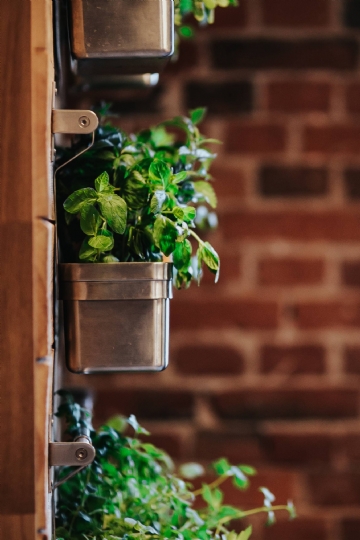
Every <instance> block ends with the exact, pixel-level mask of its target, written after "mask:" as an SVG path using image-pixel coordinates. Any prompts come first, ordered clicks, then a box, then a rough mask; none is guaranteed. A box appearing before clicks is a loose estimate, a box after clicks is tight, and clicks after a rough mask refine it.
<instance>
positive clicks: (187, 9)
mask: <svg viewBox="0 0 360 540" xmlns="http://www.w3.org/2000/svg"><path fill="white" fill-rule="evenodd" d="M237 5H238V2H237V0H175V25H176V27H177V29H178V32H179V34H180V35H181V36H183V37H191V36H192V29H191V28H190V27H189V26H185V25H184V24H183V21H184V19H186V17H187V16H188V15H193V16H194V18H195V19H196V20H197V21H198V22H199V23H200V24H201V25H206V24H212V23H213V22H214V19H215V9H216V8H217V7H222V8H224V7H228V6H237Z"/></svg>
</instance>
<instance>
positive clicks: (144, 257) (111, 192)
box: [57, 109, 220, 288]
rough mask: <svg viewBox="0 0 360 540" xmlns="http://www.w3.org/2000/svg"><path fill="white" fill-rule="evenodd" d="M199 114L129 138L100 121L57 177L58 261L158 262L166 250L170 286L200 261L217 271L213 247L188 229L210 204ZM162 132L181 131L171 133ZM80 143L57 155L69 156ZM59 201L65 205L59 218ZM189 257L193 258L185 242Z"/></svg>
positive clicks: (190, 274) (184, 279)
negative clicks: (91, 137) (171, 277)
mask: <svg viewBox="0 0 360 540" xmlns="http://www.w3.org/2000/svg"><path fill="white" fill-rule="evenodd" d="M204 114H205V110H204V109H195V110H193V111H191V112H190V117H189V118H187V117H176V118H174V119H173V120H171V121H168V122H165V123H163V124H160V125H158V126H156V127H154V128H152V129H149V130H146V131H142V132H140V133H139V134H137V135H126V134H125V133H123V132H122V131H121V130H119V129H117V128H115V127H113V126H111V125H109V124H106V125H102V126H100V127H99V128H98V130H97V132H96V141H95V144H94V145H93V146H92V148H91V149H90V150H89V151H88V152H86V153H85V154H82V155H81V156H79V157H78V158H76V159H74V160H73V161H71V162H70V163H69V164H68V165H66V166H65V167H64V168H62V169H61V170H60V171H59V173H60V174H59V175H58V186H57V194H58V202H59V205H58V218H59V220H58V222H59V226H58V229H59V236H60V239H61V247H62V252H63V259H64V260H65V262H75V261H82V262H101V263H112V262H141V261H161V260H162V259H163V255H165V256H170V255H172V258H173V264H174V267H175V284H176V286H177V287H178V288H181V287H187V286H189V284H190V283H191V280H192V279H193V278H195V279H196V280H197V281H198V282H199V281H200V279H201V276H202V266H203V264H205V265H206V266H207V268H208V269H209V270H210V271H211V272H212V273H213V274H214V275H215V281H217V279H218V276H219V269H220V261H219V256H218V254H217V253H216V251H215V249H214V248H213V247H212V246H211V245H210V244H209V242H206V241H203V240H202V239H201V238H200V237H199V235H198V234H197V232H196V231H195V230H194V229H195V228H196V225H197V208H198V206H199V205H201V212H200V214H201V222H203V221H204V211H205V218H206V216H209V215H210V210H209V207H210V208H215V207H216V204H217V199H216V194H215V191H214V189H213V187H212V184H211V179H212V178H211V175H210V174H209V167H210V165H211V162H212V161H213V159H214V158H215V154H213V153H212V152H211V151H210V150H209V149H208V148H207V146H206V145H207V143H210V142H218V141H214V140H212V139H207V138H205V137H204V136H202V135H201V134H200V132H199V129H198V127H197V124H198V123H199V122H200V121H201V120H202V118H203V116H204ZM169 129H175V130H177V132H178V133H182V134H183V135H182V136H181V137H180V138H179V137H178V138H176V137H175V135H174V134H172V133H171V132H170V131H169ZM83 146H84V140H80V142H77V143H75V144H74V145H73V146H72V147H71V148H64V149H62V152H61V159H60V160H59V164H61V163H64V162H66V161H67V160H69V159H71V158H74V157H75V156H76V155H77V154H78V153H79V151H80V149H82V148H83ZM61 206H63V208H64V209H65V215H64V214H63V210H62V209H61ZM194 242H195V245H196V244H197V247H196V254H195V257H193V243H194Z"/></svg>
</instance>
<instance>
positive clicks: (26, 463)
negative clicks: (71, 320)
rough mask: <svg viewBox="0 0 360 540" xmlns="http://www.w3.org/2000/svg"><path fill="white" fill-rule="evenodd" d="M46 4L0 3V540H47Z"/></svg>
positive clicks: (49, 70)
mask: <svg viewBox="0 0 360 540" xmlns="http://www.w3.org/2000/svg"><path fill="white" fill-rule="evenodd" d="M52 55H53V34H52V2H51V0H31V1H30V0H9V1H8V0H6V1H2V2H0V172H1V175H0V284H1V285H0V441H1V443H0V539H1V540H5V539H6V540H23V539H24V540H34V539H36V540H40V539H41V540H46V539H47V538H50V536H49V535H50V516H51V513H50V511H49V500H50V498H49V495H48V486H47V481H48V468H47V447H48V424H49V414H50V407H51V393H52V392H51V388H52V371H53V351H52V343H53V335H52V334H53V331H52V309H53V308H52V266H53V241H54V240H53V235H54V230H53V229H54V225H53V222H52V220H53V200H52V172H51V161H50V152H51V109H52V102H53V80H54V72H53V56H52Z"/></svg>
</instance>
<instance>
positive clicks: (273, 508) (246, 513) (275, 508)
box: [215, 504, 288, 534]
mask: <svg viewBox="0 0 360 540" xmlns="http://www.w3.org/2000/svg"><path fill="white" fill-rule="evenodd" d="M279 510H288V506H287V505H285V504H279V505H277V506H270V507H267V506H261V507H260V508H254V509H252V510H245V511H241V512H239V514H238V515H236V514H235V515H234V516H226V517H224V518H222V519H220V521H219V523H218V526H217V528H216V532H215V534H218V533H219V531H220V529H221V527H222V526H223V525H224V524H225V523H228V522H229V521H233V520H234V519H243V518H244V517H248V516H252V515H254V514H261V513H263V512H266V513H269V512H277V511H279Z"/></svg>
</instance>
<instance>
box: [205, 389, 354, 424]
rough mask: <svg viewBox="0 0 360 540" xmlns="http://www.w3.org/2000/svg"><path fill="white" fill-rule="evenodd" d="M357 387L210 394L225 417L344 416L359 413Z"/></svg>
mask: <svg viewBox="0 0 360 540" xmlns="http://www.w3.org/2000/svg"><path fill="white" fill-rule="evenodd" d="M358 397H359V394H358V391H357V390H352V389H332V388H330V389H328V388H326V389H324V388H318V389H298V388H291V389H290V388H286V389H284V388H276V389H261V390H260V389H254V390H238V391H228V392H222V393H219V394H216V395H214V396H213V397H212V404H213V407H214V409H215V411H216V412H217V413H218V414H219V416H220V417H221V418H225V419H236V418H237V419H240V418H241V419H260V418H261V419H265V418H346V417H356V416H357V414H358Z"/></svg>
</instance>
